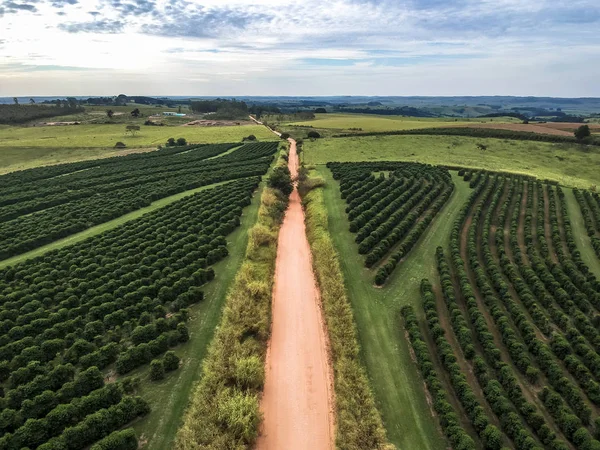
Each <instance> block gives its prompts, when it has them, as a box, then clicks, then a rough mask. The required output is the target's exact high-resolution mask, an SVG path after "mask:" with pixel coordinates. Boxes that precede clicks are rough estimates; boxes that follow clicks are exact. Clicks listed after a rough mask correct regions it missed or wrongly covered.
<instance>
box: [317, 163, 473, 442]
mask: <svg viewBox="0 0 600 450" xmlns="http://www.w3.org/2000/svg"><path fill="white" fill-rule="evenodd" d="M318 172H319V174H320V175H321V176H322V177H323V178H324V179H325V182H326V185H325V187H324V188H323V191H322V192H323V202H324V204H325V207H326V208H327V213H328V215H329V220H328V231H329V234H330V235H331V238H332V240H333V243H334V246H335V249H336V250H337V252H338V253H339V255H340V258H339V261H340V263H341V269H342V274H343V278H344V280H345V284H346V292H347V295H348V298H349V299H350V302H351V304H352V308H353V310H354V318H355V321H356V325H357V328H358V338H359V345H360V356H361V359H362V361H363V363H364V364H365V366H366V368H367V374H368V376H369V378H370V381H371V386H372V388H373V392H374V394H375V400H376V403H377V406H378V409H379V411H381V415H382V417H383V421H384V424H385V427H386V431H387V437H388V439H389V440H390V442H392V443H393V444H395V445H396V446H397V447H398V448H402V449H405V448H415V449H416V448H418V449H424V450H425V449H441V448H444V447H445V442H444V439H443V438H442V437H441V435H440V433H439V431H438V429H437V426H436V421H435V420H433V419H432V416H431V412H430V408H429V405H428V404H427V400H426V397H425V393H424V391H423V382H422V380H421V378H420V376H419V373H418V371H417V368H416V366H415V364H414V363H413V361H412V359H411V356H410V351H409V344H408V343H407V341H406V338H405V337H404V333H403V330H402V326H401V319H400V309H401V308H402V306H404V305H413V306H415V309H416V310H417V311H421V314H422V308H420V307H417V305H420V282H421V279H423V278H424V277H428V278H433V277H434V276H435V271H436V261H435V250H436V248H437V247H438V246H439V245H442V246H444V247H447V245H448V244H449V238H450V229H451V227H452V225H453V223H454V220H455V219H456V216H457V215H458V213H459V212H460V207H461V206H462V205H463V203H464V202H465V201H466V199H467V198H468V196H469V193H470V189H469V187H468V185H466V183H464V182H463V181H462V179H461V178H460V177H458V176H456V175H453V177H454V178H453V179H454V182H455V183H456V189H455V190H454V193H453V194H452V197H451V198H450V200H449V201H448V202H447V203H446V205H445V206H444V208H443V209H442V210H441V211H440V213H439V214H438V216H437V217H436V218H435V220H434V221H433V222H432V224H431V226H430V227H429V229H428V230H427V231H426V232H425V233H424V235H423V236H422V237H421V240H420V241H419V242H418V243H417V244H416V245H415V248H413V250H412V252H411V253H410V255H409V256H408V257H407V258H406V260H405V262H404V263H403V264H402V265H401V266H399V267H398V268H397V269H396V270H395V271H394V273H393V274H392V276H391V277H390V279H389V280H388V283H387V284H386V285H385V286H384V287H383V288H375V287H373V284H372V280H373V275H372V272H371V271H369V270H367V269H365V268H364V266H363V262H362V258H361V257H360V256H359V254H358V249H357V245H356V243H355V242H354V236H353V235H352V233H350V231H349V230H348V228H349V224H348V220H347V217H346V213H345V207H346V205H345V203H344V201H343V200H342V199H341V198H340V193H339V184H338V182H337V181H335V180H334V179H333V177H332V176H331V172H330V171H329V170H328V169H327V168H325V167H323V166H319V167H318Z"/></svg>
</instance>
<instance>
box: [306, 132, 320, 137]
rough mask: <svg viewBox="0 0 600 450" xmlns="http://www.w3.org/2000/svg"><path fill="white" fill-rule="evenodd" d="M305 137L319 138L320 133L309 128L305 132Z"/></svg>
mask: <svg viewBox="0 0 600 450" xmlns="http://www.w3.org/2000/svg"><path fill="white" fill-rule="evenodd" d="M306 137H307V138H309V139H319V138H320V137H321V134H320V133H319V132H318V131H315V130H310V131H309V132H308V133H307V134H306Z"/></svg>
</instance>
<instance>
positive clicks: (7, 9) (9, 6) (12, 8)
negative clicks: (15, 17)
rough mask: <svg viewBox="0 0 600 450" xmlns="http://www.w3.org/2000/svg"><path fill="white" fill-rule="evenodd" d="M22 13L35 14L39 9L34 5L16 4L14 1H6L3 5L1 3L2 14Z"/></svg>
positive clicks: (0, 11)
mask: <svg viewBox="0 0 600 450" xmlns="http://www.w3.org/2000/svg"><path fill="white" fill-rule="evenodd" d="M22 11H29V12H35V11H37V8H36V6H35V5H34V4H32V3H15V2H13V1H4V2H3V3H0V14H3V13H4V14H6V13H12V14H17V13H19V12H22Z"/></svg>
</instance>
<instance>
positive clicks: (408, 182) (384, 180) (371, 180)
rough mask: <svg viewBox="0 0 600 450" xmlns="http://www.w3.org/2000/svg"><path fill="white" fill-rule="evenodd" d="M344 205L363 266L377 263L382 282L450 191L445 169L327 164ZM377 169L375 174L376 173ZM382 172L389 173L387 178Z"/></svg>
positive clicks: (417, 166) (395, 165)
mask: <svg viewBox="0 0 600 450" xmlns="http://www.w3.org/2000/svg"><path fill="white" fill-rule="evenodd" d="M328 167H329V168H330V169H331V171H332V174H333V176H334V178H335V179H337V180H339V181H340V192H341V195H342V198H345V200H346V203H347V208H346V213H347V214H348V219H349V221H350V231H351V232H353V233H356V243H357V244H358V252H359V254H361V255H366V256H365V266H366V267H368V268H372V267H374V266H375V265H377V264H379V263H381V267H379V268H378V271H377V273H376V276H375V283H376V284H377V285H382V284H384V283H385V281H386V280H387V279H388V277H389V276H390V275H391V274H392V273H393V271H394V269H395V268H396V267H397V265H398V264H399V263H400V261H402V259H403V258H404V257H405V256H406V255H407V254H408V253H409V252H410V250H411V249H412V247H413V246H414V245H415V244H416V243H417V241H418V240H419V238H420V237H421V236H422V234H423V233H424V232H425V230H426V229H427V227H428V226H429V225H430V223H431V222H432V221H433V219H434V218H435V217H436V215H437V213H438V212H439V211H440V210H441V208H442V207H443V206H444V205H445V204H446V202H447V200H448V199H449V198H450V196H451V194H452V191H453V189H454V184H453V182H452V179H451V176H450V174H449V172H448V171H447V170H445V169H442V168H437V167H432V166H428V165H424V164H415V163H394V162H379V163H329V164H328ZM378 172H379V175H377V176H376V175H375V174H376V173H378ZM385 172H387V173H388V176H387V177H386V176H385Z"/></svg>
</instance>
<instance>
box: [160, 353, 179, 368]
mask: <svg viewBox="0 0 600 450" xmlns="http://www.w3.org/2000/svg"><path fill="white" fill-rule="evenodd" d="M163 366H164V368H165V371H167V372H171V371H173V370H177V369H178V368H179V357H178V356H177V355H176V354H175V352H174V351H168V352H167V353H165V356H164V357H163Z"/></svg>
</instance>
